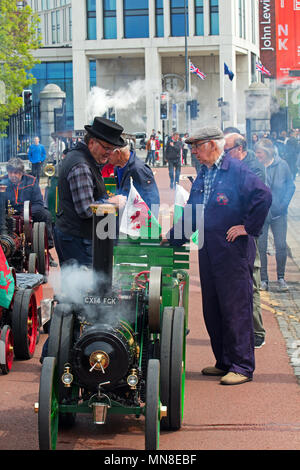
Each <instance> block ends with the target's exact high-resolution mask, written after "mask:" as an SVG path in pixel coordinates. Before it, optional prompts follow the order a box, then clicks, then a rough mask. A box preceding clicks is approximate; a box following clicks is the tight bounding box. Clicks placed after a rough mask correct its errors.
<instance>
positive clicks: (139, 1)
mask: <svg viewBox="0 0 300 470" xmlns="http://www.w3.org/2000/svg"><path fill="white" fill-rule="evenodd" d="M143 8H148V0H124V9H125V10H138V9H140V10H141V9H143Z"/></svg>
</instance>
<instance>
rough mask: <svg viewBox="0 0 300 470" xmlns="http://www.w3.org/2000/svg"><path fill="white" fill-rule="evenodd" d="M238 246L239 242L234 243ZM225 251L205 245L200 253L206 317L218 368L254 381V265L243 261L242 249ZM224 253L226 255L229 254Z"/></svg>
mask: <svg viewBox="0 0 300 470" xmlns="http://www.w3.org/2000/svg"><path fill="white" fill-rule="evenodd" d="M234 243H236V242H234ZM234 243H232V244H230V246H229V244H228V249H227V250H226V251H228V255H227V256H221V257H220V258H219V260H218V259H217V257H218V252H219V253H220V251H221V250H222V251H223V249H222V248H220V247H219V246H215V244H214V241H212V243H211V246H208V245H209V243H208V244H207V243H205V244H204V246H203V248H202V249H201V250H200V251H199V269H200V280H201V290H202V304H203V316H204V321H205V326H206V329H207V332H208V334H209V337H210V341H211V346H212V350H213V353H214V356H215V359H216V364H215V366H216V367H217V368H219V369H222V370H225V371H226V372H236V373H239V374H243V375H246V376H247V377H250V378H252V375H253V371H254V368H255V358H254V334H253V281H252V274H253V262H254V257H255V245H253V250H252V251H253V253H251V256H252V259H251V260H249V259H247V258H242V257H241V256H240V255H239V247H238V246H237V247H236V248H235V247H234ZM226 251H224V253H226Z"/></svg>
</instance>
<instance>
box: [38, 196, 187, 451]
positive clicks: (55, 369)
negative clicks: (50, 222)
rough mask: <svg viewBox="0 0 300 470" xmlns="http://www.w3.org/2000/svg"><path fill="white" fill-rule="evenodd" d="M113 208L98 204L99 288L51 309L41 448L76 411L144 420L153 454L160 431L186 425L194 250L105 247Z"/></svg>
mask: <svg viewBox="0 0 300 470" xmlns="http://www.w3.org/2000/svg"><path fill="white" fill-rule="evenodd" d="M111 208H112V206H111V205H110V206H109V205H99V206H95V207H94V214H93V225H94V228H93V276H94V279H95V283H94V286H91V289H90V290H89V291H88V292H86V293H85V295H84V296H83V299H82V302H81V303H80V304H70V303H64V301H63V300H62V302H60V303H58V304H57V306H56V308H55V309H54V313H53V316H52V320H51V326H50V334H49V344H48V355H47V357H45V358H44V362H43V367H42V372H41V379H40V391H39V403H38V404H36V407H35V408H36V411H37V412H38V433H39V445H40V449H48V450H49V449H55V448H56V442H57V436H58V423H60V425H67V424H68V425H70V424H73V423H74V421H75V417H76V414H78V413H90V414H92V416H93V421H94V423H96V424H104V423H105V421H106V417H107V416H108V417H109V416H110V415H111V414H118V415H134V416H136V417H140V416H141V415H144V416H145V448H146V449H148V450H153V449H157V448H158V445H159V432H160V426H161V427H163V428H164V429H173V430H175V429H179V428H180V427H181V423H182V415H183V402H184V383H185V338H186V328H187V316H188V287H189V278H188V275H187V272H186V271H185V269H187V268H188V260H189V253H188V249H187V248H185V247H182V248H180V249H179V252H177V251H178V250H177V251H176V250H175V249H174V248H172V247H163V246H160V244H159V240H141V239H139V240H135V241H133V240H129V241H128V240H122V241H121V240H118V244H117V245H116V246H114V241H113V240H111V239H110V238H107V239H105V240H99V239H98V238H97V236H96V229H97V224H98V223H99V221H101V220H103V217H107V218H108V219H109V218H112V219H113V218H115V213H114V212H111ZM103 273H105V280H104V281H103Z"/></svg>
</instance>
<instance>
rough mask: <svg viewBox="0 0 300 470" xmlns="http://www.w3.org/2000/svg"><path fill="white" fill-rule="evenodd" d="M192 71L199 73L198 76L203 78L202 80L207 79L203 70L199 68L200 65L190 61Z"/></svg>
mask: <svg viewBox="0 0 300 470" xmlns="http://www.w3.org/2000/svg"><path fill="white" fill-rule="evenodd" d="M190 72H192V73H195V74H196V75H198V77H199V78H201V80H205V79H206V75H205V74H204V73H203V72H201V71H200V70H199V69H198V67H195V65H193V64H192V62H190Z"/></svg>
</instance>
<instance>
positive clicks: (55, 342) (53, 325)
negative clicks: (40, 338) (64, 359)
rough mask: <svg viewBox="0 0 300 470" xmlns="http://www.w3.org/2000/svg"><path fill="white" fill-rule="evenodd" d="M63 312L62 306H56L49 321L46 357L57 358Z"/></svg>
mask: <svg viewBox="0 0 300 470" xmlns="http://www.w3.org/2000/svg"><path fill="white" fill-rule="evenodd" d="M63 312H64V309H63V304H58V305H56V307H55V309H54V311H53V314H52V317H51V320H50V330H49V339H48V353H47V356H51V357H58V352H59V347H60V337H61V327H62V320H63Z"/></svg>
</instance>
